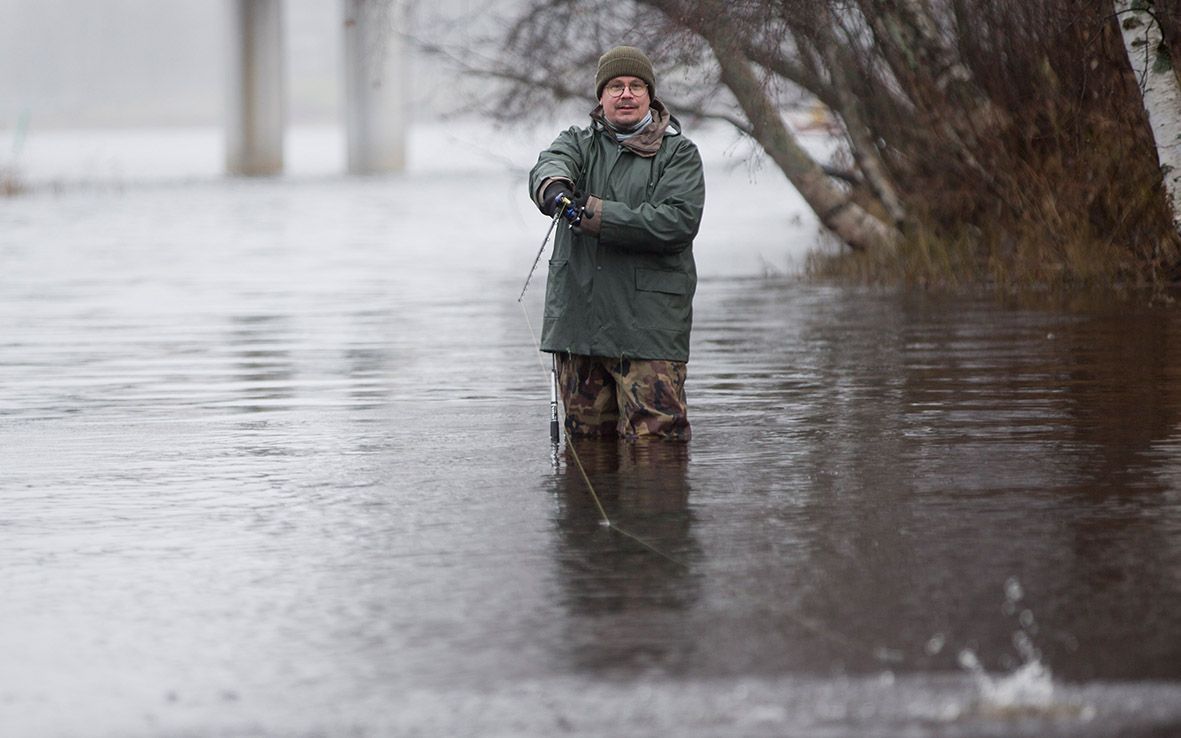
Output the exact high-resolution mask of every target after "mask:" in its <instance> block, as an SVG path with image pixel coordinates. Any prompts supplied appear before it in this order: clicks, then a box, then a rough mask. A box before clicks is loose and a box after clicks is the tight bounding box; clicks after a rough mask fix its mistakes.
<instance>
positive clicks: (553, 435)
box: [517, 196, 581, 446]
mask: <svg viewBox="0 0 1181 738" xmlns="http://www.w3.org/2000/svg"><path fill="white" fill-rule="evenodd" d="M559 200H560V205H559V207H558V209H557V210H556V211H555V212H554V217H553V219H552V220H550V222H549V228H547V229H546V231H545V238H543V239H541V248H540V249H538V250H537V256H535V257H534V258H533V266H532V267H530V268H529V275H528V276H527V277H525V286H524V287H522V288H521V294H520V295H519V296H517V302H518V303H520V302H521V301H522V300H524V299H525V290H527V289H529V280H531V279H533V272H535V271H537V264H538V263H539V262H540V261H541V255H542V254H544V253H545V245H546V244H547V243H549V237H550V235H551V234H552V233H553V232H554V226H556V225H557V224H558V220H559V219H560V218H562V217H565V218H566V220H568V221H569V222H570V227H571V228H573V227H574V226H575V225H576V224H577V223H578V221H579V220H581V217H580V216H581V213H580V212H579V208H578V207H576V206H575V205H574V201H573V200H571V199H570V198H568V197H565V196H562V197H560V198H559ZM524 308H525V306H524V305H523V304H522V305H521V309H522V310H524ZM525 319H526V320H528V319H529V313H528V311H526V312H525ZM529 331H530V332H532V331H533V326H532V324H530V326H529ZM535 338H536V337H535ZM549 376H550V388H549V437H550V441H551V442H552V443H553V444H554V445H555V446H556V445H557V444H558V443H559V442H560V441H561V440H562V439H561V434H560V432H559V430H558V357H557V356H556V355H555V356H554V357H553V359H552V362H551V365H550V372H549Z"/></svg>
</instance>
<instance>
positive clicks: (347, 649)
mask: <svg viewBox="0 0 1181 738" xmlns="http://www.w3.org/2000/svg"><path fill="white" fill-rule="evenodd" d="M485 176H486V177H487V179H488V182H486V183H485V184H488V183H491V185H494V186H496V187H500V188H503V189H504V190H505V191H506V192H511V193H512V197H514V198H516V199H517V200H519V199H521V198H519V197H516V196H517V195H518V194H519V193H518V192H517V189H519V186H520V185H519V182H518V181H517V179H515V178H513V177H509V176H508V175H495V176H493V175H485ZM501 177H503V179H501ZM454 185H455V182H454V178H450V177H435V178H431V177H424V178H419V179H417V180H414V181H408V180H401V179H396V178H395V179H390V180H371V181H364V180H360V181H342V180H329V181H310V182H302V183H295V184H291V183H287V184H283V183H275V182H270V183H229V184H226V183H221V184H217V183H208V184H191V185H185V186H176V187H144V188H132V189H130V190H128V191H121V192H106V191H85V190H81V191H76V192H67V193H64V194H60V195H56V196H54V195H34V196H31V197H27V198H24V199H20V200H13V201H10V202H7V203H3V204H2V205H0V233H2V234H3V235H2V236H0V259H2V263H3V273H2V274H0V346H2V348H0V592H2V595H0V626H2V627H0V654H3V656H2V658H0V734H3V735H5V736H53V735H62V736H107V735H110V736H116V735H117V736H155V735H169V736H172V735H198V736H206V735H210V736H213V735H218V736H220V735H233V736H238V735H243V736H245V735H275V736H279V735H282V736H288V735H374V736H378V735H482V736H483V735H505V736H509V735H514V736H519V735H532V736H550V735H559V734H573V735H604V736H607V735H701V736H711V735H800V736H805V735H806V736H895V735H905V736H943V735H948V736H975V735H995V736H1045V735H1064V736H1065V735H1070V736H1074V735H1094V736H1108V735H1143V736H1148V735H1158V736H1166V735H1181V635H1179V634H1181V454H1179V453H1178V452H1179V450H1181V449H1179V446H1181V433H1179V430H1178V424H1179V421H1181V376H1179V372H1181V369H1179V367H1181V313H1179V312H1178V310H1177V309H1176V307H1175V306H1171V305H1157V306H1149V305H1148V304H1147V303H1146V302H1145V301H1143V300H1136V299H1129V300H1106V301H1104V300H1086V301H1083V300H1081V299H1080V300H1079V301H1078V302H1077V303H1073V304H1071V303H1068V302H1066V301H1062V300H1049V299H1047V300H1043V301H1039V302H1038V303H1036V304H1031V303H1029V302H1007V301H1004V300H1000V299H998V298H997V297H995V296H992V295H986V296H938V295H931V294H913V293H911V294H907V293H901V292H895V291H887V290H869V289H858V288H850V287H836V286H831V285H824V284H816V283H809V282H805V281H800V280H796V279H791V278H787V277H766V276H761V277H760V276H757V275H754V274H751V273H749V271H748V272H745V273H744V272H743V271H742V270H741V269H738V270H731V271H730V272H727V270H726V269H725V268H724V265H725V262H726V261H727V260H728V259H729V258H730V256H729V253H728V252H729V251H731V250H732V251H734V252H735V253H746V254H747V255H749V254H751V253H753V251H755V250H757V248H758V247H757V246H752V245H750V242H749V240H746V239H737V240H736V239H735V238H734V237H733V233H734V232H736V231H739V230H740V229H741V228H746V229H747V230H748V232H749V231H751V230H752V229H753V230H754V231H758V229H759V224H758V223H754V224H752V223H751V222H750V220H749V218H746V216H745V215H743V214H741V213H738V214H733V213H728V212H725V211H724V210H720V211H713V214H712V215H711V214H707V219H708V218H711V217H712V218H713V221H712V222H707V227H706V228H703V234H702V239H701V241H699V244H698V251H699V253H700V254H701V263H702V264H703V268H702V280H701V283H700V287H699V291H698V297H697V300H696V303H695V305H696V323H695V333H694V344H693V357H692V360H691V362H690V373H689V388H688V390H689V396H690V404H691V418H692V421H693V425H694V439H693V441H692V442H691V443H690V444H689V445H688V446H677V445H661V444H649V445H628V444H620V443H615V442H580V443H578V444H577V445H576V446H575V450H576V451H577V455H578V459H579V461H580V462H581V463H582V465H583V467H584V468H585V470H586V473H587V475H588V477H589V479H590V482H591V486H592V487H593V489H594V491H595V493H596V494H597V496H598V498H599V499H600V500H601V503H602V505H603V509H604V510H605V512H606V514H607V515H608V516H609V517H610V519H611V521H612V525H611V526H608V525H604V524H603V523H602V519H601V515H600V512H599V510H598V508H597V506H596V504H595V502H594V499H593V498H592V496H591V495H590V493H589V491H588V486H587V484H586V481H585V480H584V479H583V477H582V475H581V473H580V472H579V470H578V468H577V463H575V461H574V458H573V456H572V453H571V450H570V449H569V448H568V447H566V446H565V444H563V447H562V448H560V449H556V450H555V449H553V448H552V447H551V446H550V444H549V439H548V412H549V408H548V397H549V395H548V387H547V384H546V383H547V379H548V375H547V373H546V371H545V370H544V369H543V366H542V364H541V363H539V362H538V360H537V354H536V352H535V351H534V350H533V348H532V345H533V344H532V340H533V339H532V338H531V336H530V329H529V326H528V325H527V322H526V317H525V316H526V312H523V311H522V310H521V308H520V306H519V305H518V304H517V303H516V302H515V298H516V296H517V294H518V292H519V290H520V286H521V284H522V282H523V281H524V277H525V272H526V271H527V268H528V265H529V263H530V262H531V260H532V257H533V255H534V254H535V253H536V248H537V246H538V245H539V242H540V236H541V235H542V233H543V232H544V225H545V223H544V220H543V219H541V218H540V217H539V216H536V214H533V213H529V212H528V209H527V207H528V206H527V204H524V205H521V206H517V205H513V206H512V207H514V208H517V207H519V209H518V210H517V211H516V212H517V214H518V215H519V217H518V218H517V219H516V220H513V218H511V217H508V218H506V220H505V222H504V224H502V227H500V228H490V227H489V226H488V224H487V223H472V222H470V221H469V220H467V219H465V218H457V217H447V216H445V215H444V214H442V213H439V212H437V211H434V210H432V209H431V208H432V203H437V202H445V201H447V197H448V193H449V192H451V191H453V188H454ZM721 196H724V195H720V197H721ZM508 197H509V196H508V195H506V201H507V198H508ZM514 202H515V201H514ZM766 217H767V218H768V219H773V218H774V217H776V216H773V215H768V216H766ZM727 218H733V219H735V220H734V222H733V223H732V222H730V221H728V220H727ZM739 218H745V220H743V221H742V222H741V223H739V222H738V220H737V219H739ZM764 226H765V227H764V232H765V233H766V234H767V235H766V236H765V243H774V241H775V238H777V237H779V236H777V235H776V234H781V233H782V231H781V230H777V229H778V228H779V224H777V223H775V222H772V220H769V221H768V222H767V223H766V224H764ZM763 248H767V249H771V248H772V247H770V246H764V247H763ZM743 249H746V251H745V252H743V251H742V250H743ZM719 254H725V256H719ZM540 271H541V274H539V275H538V277H540V278H541V279H540V280H539V281H537V282H535V283H534V285H533V286H532V287H531V288H530V293H529V295H528V296H527V299H526V300H525V306H526V311H527V312H528V314H529V316H530V320H532V321H533V323H534V327H535V328H536V323H537V321H538V316H539V313H540V296H541V293H542V291H543V281H544V269H541V270H540ZM637 539H639V540H638V541H637Z"/></svg>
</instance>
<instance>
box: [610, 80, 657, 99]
mask: <svg viewBox="0 0 1181 738" xmlns="http://www.w3.org/2000/svg"><path fill="white" fill-rule="evenodd" d="M603 89H604V90H606V91H607V94H608V95H610V96H611V97H622V96H623V91H624V90H631V93H632V95H633V96H634V97H640V96H641V95H643V94H644V93H646V92H647V91H648V85H647V84H646V83H644V82H628V83H627V84H626V85H625V84H623V83H622V82H612V83H611V84H609V85H607V86H606V87H604V88H603Z"/></svg>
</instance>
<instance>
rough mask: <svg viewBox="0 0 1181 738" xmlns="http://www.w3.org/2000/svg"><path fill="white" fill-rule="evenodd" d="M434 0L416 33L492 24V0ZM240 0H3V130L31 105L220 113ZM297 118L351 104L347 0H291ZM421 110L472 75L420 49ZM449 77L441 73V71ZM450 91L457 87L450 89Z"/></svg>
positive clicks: (160, 119)
mask: <svg viewBox="0 0 1181 738" xmlns="http://www.w3.org/2000/svg"><path fill="white" fill-rule="evenodd" d="M514 4H515V3H514V2H512V0H499V1H498V2H493V3H488V2H483V3H477V2H472V1H471V0H432V2H430V3H418V4H416V5H417V7H415V8H414V10H413V11H412V14H411V16H410V18H411V23H412V28H411V29H410V30H411V31H412V32H413V33H415V34H420V35H423V34H431V33H433V32H435V31H436V30H437V29H440V28H441V27H443V26H444V25H447V24H443V23H440V19H443V20H447V19H450V20H451V21H452V22H451V23H450V24H449V25H450V28H448V33H450V34H452V35H454V34H455V33H456V27H458V26H462V25H463V21H464V20H465V19H473V20H477V21H479V22H478V23H476V24H474V25H484V27H485V28H486V27H487V25H486V21H487V19H488V14H489V12H491V11H490V7H491V6H496V7H497V8H500V9H503V8H505V7H511V6H512V5H514ZM228 7H229V0H221V1H218V0H153V1H152V2H150V3H149V2H143V0H100V1H99V2H77V0H0V129H11V128H12V127H14V126H15V125H16V122H17V120H18V119H19V117H20V116H21V115H23V114H27V115H28V116H29V118H30V121H31V122H32V124H33V125H34V126H35V127H38V128H61V127H73V126H139V125H214V124H217V123H219V122H220V121H221V116H222V111H223V109H224V96H225V78H226V74H227V71H226V59H227V51H226V44H227V40H228V34H227V28H228V26H227V23H228V21H227V9H228ZM283 7H284V23H285V41H286V60H285V63H286V65H287V94H288V119H289V120H290V121H291V122H292V123H295V124H299V123H330V122H334V121H336V120H338V118H339V110H340V73H339V69H340V54H341V32H340V30H341V29H340V18H341V2H340V0H284V6H283ZM409 63H410V66H411V75H412V78H413V79H415V80H416V84H414V85H413V86H412V91H411V98H412V101H413V102H414V105H413V106H412V109H413V110H414V111H415V112H414V115H415V116H416V117H419V118H421V117H423V116H424V115H425V116H430V115H435V114H438V113H439V112H441V111H443V110H445V109H447V108H449V107H453V103H452V102H451V101H450V100H449V98H452V99H453V98H454V92H455V91H456V90H462V89H463V88H464V83H462V82H458V83H457V82H456V81H455V80H453V79H451V78H449V77H447V76H446V75H447V72H446V70H444V69H442V68H440V66H439V64H438V63H437V62H435V61H433V60H430V59H425V58H423V57H421V56H419V55H411V58H410V61H409ZM441 79H442V80H443V82H442V83H439V82H438V81H439V80H441ZM444 91H446V92H447V94H440V93H441V92H444Z"/></svg>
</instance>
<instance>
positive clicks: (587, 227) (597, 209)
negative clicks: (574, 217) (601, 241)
mask: <svg viewBox="0 0 1181 738" xmlns="http://www.w3.org/2000/svg"><path fill="white" fill-rule="evenodd" d="M602 225H603V200H602V199H601V198H599V197H597V196H595V195H591V196H590V197H588V198H586V205H585V206H584V207H583V211H582V220H581V221H579V223H578V230H580V231H582V233H583V235H586V236H594V237H595V238H598V236H599V231H600V230H601V229H602Z"/></svg>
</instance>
